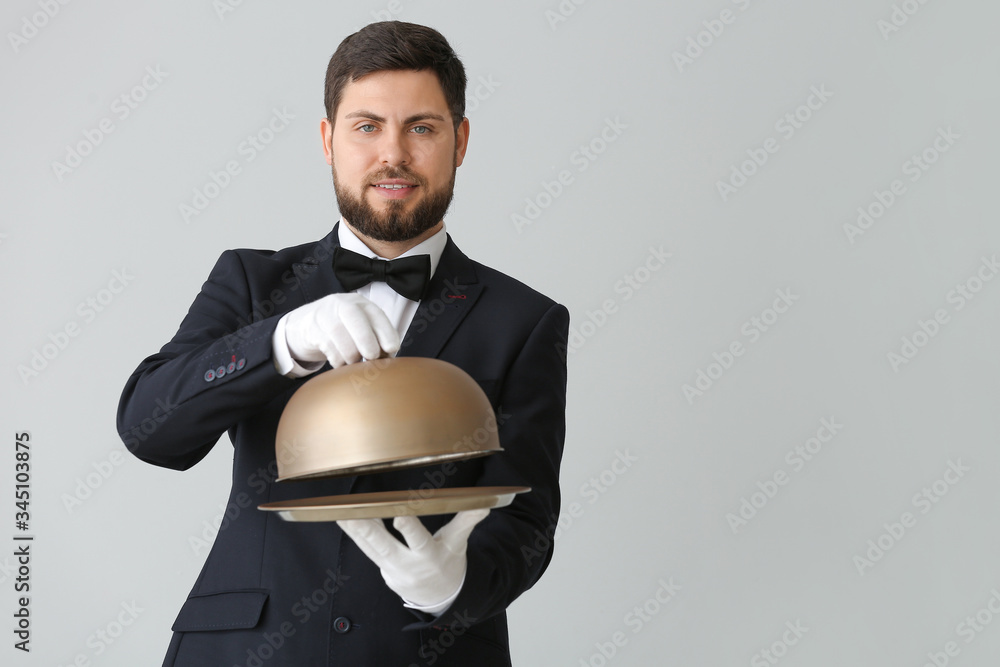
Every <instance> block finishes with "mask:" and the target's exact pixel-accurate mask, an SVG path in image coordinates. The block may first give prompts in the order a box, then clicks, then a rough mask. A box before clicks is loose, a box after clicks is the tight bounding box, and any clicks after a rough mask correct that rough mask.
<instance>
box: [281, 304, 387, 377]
mask: <svg viewBox="0 0 1000 667" xmlns="http://www.w3.org/2000/svg"><path fill="white" fill-rule="evenodd" d="M285 342H286V343H287V344H288V351H289V352H291V353H292V357H293V358H294V359H295V360H297V361H303V362H310V361H329V362H330V365H331V366H333V367H334V368H337V367H338V366H343V365H344V364H352V363H355V362H357V361H361V359H362V358H365V359H377V358H379V357H380V356H382V353H383V352H384V353H385V354H386V355H388V356H392V355H393V354H395V353H396V352H398V351H399V344H400V340H399V333H398V332H397V331H396V328H395V327H394V326H392V323H391V322H390V321H389V318H388V317H387V316H386V314H385V313H384V312H382V309H381V308H379V307H378V306H376V305H375V304H374V303H372V302H371V301H369V300H368V299H366V298H365V297H363V296H361V295H360V294H353V293H345V294H329V295H327V296H325V297H323V298H322V299H318V300H316V301H313V302H312V303H307V304H306V305H304V306H300V307H298V308H296V309H295V310H293V311H291V312H290V313H288V316H287V319H286V320H285Z"/></svg>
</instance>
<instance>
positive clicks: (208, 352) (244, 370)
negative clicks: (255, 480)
mask: <svg viewBox="0 0 1000 667" xmlns="http://www.w3.org/2000/svg"><path fill="white" fill-rule="evenodd" d="M252 304H253V294H252V293H251V289H250V285H249V283H248V281H247V275H246V271H245V268H244V265H243V261H242V260H241V257H240V255H239V253H237V252H236V251H233V250H228V251H226V252H225V253H223V254H222V256H221V257H220V258H219V260H218V262H217V263H216V265H215V267H214V268H213V269H212V272H211V274H210V275H209V277H208V280H207V281H206V282H205V284H204V285H203V286H202V289H201V292H200V293H199V294H198V296H197V297H196V298H195V300H194V303H193V304H192V305H191V308H190V310H189V311H188V314H187V316H186V317H185V318H184V320H183V322H182V323H181V325H180V328H179V329H178V331H177V333H176V335H174V337H173V339H172V340H171V341H170V342H169V343H167V344H166V345H164V346H163V348H162V349H161V350H160V351H159V352H158V353H157V354H154V355H152V356H150V357H147V358H146V359H145V360H143V362H142V363H141V364H139V367H138V368H137V369H136V370H135V372H134V373H132V375H131V376H130V377H129V379H128V382H127V383H126V385H125V390H124V391H123V393H122V396H121V400H120V401H119V404H118V415H117V427H118V433H119V435H120V436H121V438H122V440H123V441H124V442H125V445H126V446H127V447H128V449H129V450H130V451H131V452H132V453H133V454H135V455H136V456H137V457H139V458H140V459H142V460H144V461H147V462H149V463H152V464H154V465H158V466H163V467H167V468H173V469H175V470H186V469H188V468H190V467H191V466H193V465H194V464H196V463H197V462H198V461H200V460H201V459H202V458H204V457H205V455H206V454H208V452H209V450H211V448H212V447H213V446H214V445H215V443H216V442H217V441H218V439H219V437H220V436H221V435H222V434H223V432H225V431H226V430H227V429H228V428H230V427H232V426H233V425H235V424H236V423H238V422H239V421H240V420H241V419H243V418H244V417H245V416H247V415H249V414H250V413H252V412H253V411H254V410H255V408H257V407H258V406H259V405H261V404H263V403H266V402H267V401H268V400H270V399H271V398H272V397H274V396H275V395H277V394H278V393H280V392H282V391H285V390H287V389H288V388H289V387H290V386H291V383H292V380H290V379H288V378H285V377H283V376H281V375H279V374H278V372H277V370H276V369H275V367H274V363H273V362H272V350H271V337H272V334H273V332H274V329H275V326H276V325H277V322H278V319H280V316H281V314H280V313H278V314H274V315H273V316H271V317H268V318H266V319H259V320H258V321H256V322H254V321H253V320H254V319H255V317H254V313H253V305H252Z"/></svg>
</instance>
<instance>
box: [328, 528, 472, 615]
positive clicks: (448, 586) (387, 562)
mask: <svg viewBox="0 0 1000 667" xmlns="http://www.w3.org/2000/svg"><path fill="white" fill-rule="evenodd" d="M489 513H490V511H489V510H488V509H481V510H466V511H464V512H459V513H458V514H456V515H455V518H454V519H452V520H451V521H449V522H448V523H446V524H445V525H444V526H442V527H441V529H440V530H439V531H438V532H436V533H434V535H433V536H432V535H431V534H430V532H429V531H428V530H427V529H426V528H424V524H422V523H421V522H420V519H418V518H417V517H415V516H398V517H396V518H395V519H394V520H393V522H392V525H393V527H394V528H395V529H396V530H398V531H399V532H400V533H401V534H402V536H403V537H404V538H405V539H406V544H407V545H408V546H404V545H403V544H402V543H400V541H399V540H397V539H396V538H395V537H393V535H392V533H390V532H389V531H388V530H387V529H386V527H385V525H383V523H382V520H381V519H346V520H343V521H338V522H337V525H339V526H340V527H341V529H343V531H344V532H345V533H347V534H348V535H349V536H350V537H351V539H352V540H354V543H355V544H357V545H358V548H359V549H361V551H363V552H364V554H365V555H366V556H368V558H370V559H371V560H372V562H373V563H375V565H377V566H378V568H379V570H381V572H382V578H383V579H385V583H386V584H387V585H388V586H389V588H391V589H392V590H394V591H395V592H396V593H397V594H398V595H399V596H400V597H401V598H403V601H404V602H405V603H406V605H407V606H409V607H416V608H419V609H422V610H424V611H430V613H435V614H438V613H441V612H443V611H444V610H445V609H446V608H447V606H448V605H450V604H451V602H452V601H453V600H454V598H455V597H457V596H458V592H459V591H460V590H461V588H462V584H463V582H464V581H465V569H466V566H467V562H466V557H465V550H466V548H467V547H468V543H469V534H470V533H471V532H472V529H473V528H475V527H476V524H477V523H479V522H480V521H482V520H483V519H485V518H486V517H487V515H489ZM442 603H447V604H444V605H442ZM435 607H439V608H437V609H435Z"/></svg>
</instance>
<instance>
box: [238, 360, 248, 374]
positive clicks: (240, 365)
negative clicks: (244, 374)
mask: <svg viewBox="0 0 1000 667" xmlns="http://www.w3.org/2000/svg"><path fill="white" fill-rule="evenodd" d="M246 365H247V360H246V359H245V358H244V359H240V360H239V361H237V362H236V370H238V371H241V370H243V367H244V366H246Z"/></svg>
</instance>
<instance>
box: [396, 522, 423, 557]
mask: <svg viewBox="0 0 1000 667" xmlns="http://www.w3.org/2000/svg"><path fill="white" fill-rule="evenodd" d="M392 525H393V527H394V528H395V529H396V530H398V531H399V534H400V535H402V536H403V539H405V540H406V545H407V546H408V547H410V549H412V550H414V551H417V550H418V549H422V548H423V547H424V546H425V545H426V544H427V542H428V541H429V540H430V539H431V534H430V532H429V531H428V530H427V529H426V528H424V524H423V523H421V521H420V519H418V518H417V517H415V516H397V517H396V518H395V519H393V521H392Z"/></svg>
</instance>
